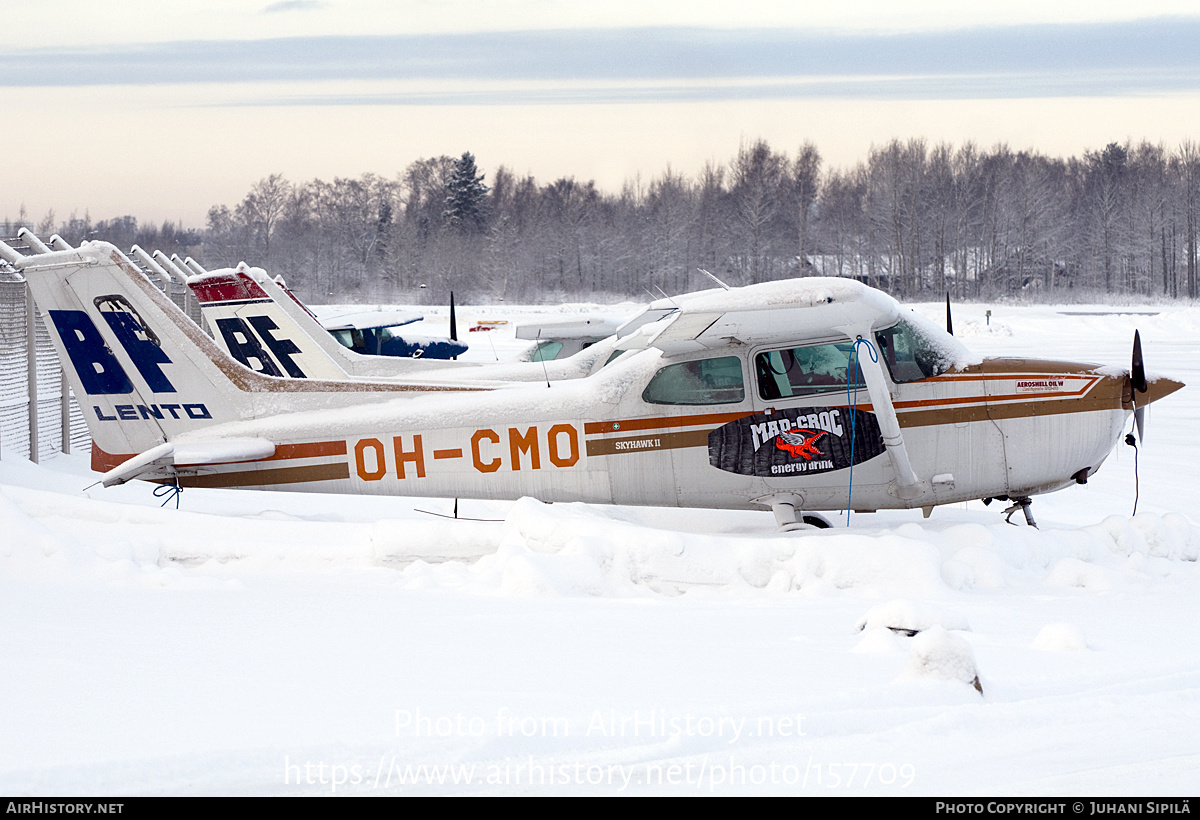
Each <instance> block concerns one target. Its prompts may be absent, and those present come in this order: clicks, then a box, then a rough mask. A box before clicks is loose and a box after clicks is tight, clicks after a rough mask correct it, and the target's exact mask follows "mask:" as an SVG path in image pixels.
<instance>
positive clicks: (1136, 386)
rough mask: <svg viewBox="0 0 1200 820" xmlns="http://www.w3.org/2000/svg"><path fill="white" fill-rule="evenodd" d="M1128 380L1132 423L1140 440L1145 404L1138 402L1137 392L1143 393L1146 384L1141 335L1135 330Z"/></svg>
mask: <svg viewBox="0 0 1200 820" xmlns="http://www.w3.org/2000/svg"><path fill="white" fill-rule="evenodd" d="M1129 380H1130V383H1131V385H1132V387H1133V396H1132V397H1133V407H1134V409H1133V423H1134V425H1135V426H1136V427H1137V435H1138V441H1142V440H1144V438H1145V435H1146V406H1145V405H1144V404H1143V405H1139V404H1138V401H1137V394H1138V393H1145V392H1146V390H1147V387H1148V385H1147V384H1146V362H1145V361H1144V360H1143V359H1142V337H1141V334H1139V333H1138V332H1137V331H1136V330H1135V331H1133V361H1132V363H1131V365H1130V368H1129Z"/></svg>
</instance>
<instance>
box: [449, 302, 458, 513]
mask: <svg viewBox="0 0 1200 820" xmlns="http://www.w3.org/2000/svg"><path fill="white" fill-rule="evenodd" d="M450 340H451V341H455V342H457V341H458V316H456V315H455V313H454V291H450ZM454 360H455V361H458V357H457V356H455V357H454ZM455 503H457V502H455ZM455 512H457V508H455Z"/></svg>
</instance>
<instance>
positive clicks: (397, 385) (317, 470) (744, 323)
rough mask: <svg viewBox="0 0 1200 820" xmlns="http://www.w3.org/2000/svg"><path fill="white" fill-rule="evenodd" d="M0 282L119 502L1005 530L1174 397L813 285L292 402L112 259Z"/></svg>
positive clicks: (720, 293) (1140, 378)
mask: <svg viewBox="0 0 1200 820" xmlns="http://www.w3.org/2000/svg"><path fill="white" fill-rule="evenodd" d="M0 258H3V259H5V260H6V261H7V262H8V263H9V265H10V266H11V267H12V268H14V269H16V270H18V271H20V272H22V273H23V274H24V275H25V277H26V278H27V280H28V282H29V286H30V287H31V288H32V290H33V294H34V297H35V299H36V301H37V304H38V306H39V308H40V310H41V311H42V313H43V315H44V317H45V319H46V323H47V325H48V327H49V328H50V329H51V337H52V339H53V341H54V344H55V347H56V349H57V351H58V353H59V356H60V358H61V359H62V361H63V362H64V365H65V367H66V369H67V372H68V375H69V377H70V379H71V383H72V387H73V389H74V391H75V394H76V396H78V397H79V399H80V404H81V405H83V409H84V413H85V415H86V417H87V420H88V424H89V426H90V429H91V431H92V436H93V439H94V442H95V444H94V447H93V466H94V467H95V468H96V469H98V470H104V471H106V472H105V474H104V477H103V479H102V480H103V483H104V484H105V485H106V486H111V485H114V484H120V483H122V482H125V481H128V480H130V479H135V478H142V479H148V480H152V481H159V482H164V483H174V484H177V485H179V486H185V487H186V486H201V487H243V488H255V489H275V490H307V491H315V492H334V493H373V494H394V495H403V496H440V497H447V498H450V497H455V498H457V497H465V498H491V499H514V498H518V497H520V496H525V495H529V496H533V497H536V498H539V499H541V500H543V501H586V502H592V503H614V504H646V505H662V506H696V507H721V508H755V507H770V508H771V509H773V510H774V512H775V515H776V518H777V521H778V522H779V523H780V525H781V526H783V527H784V528H793V527H796V526H800V525H801V522H803V521H819V520H820V519H819V518H812V517H810V513H809V512H808V511H814V510H838V509H853V510H859V511H871V510H876V509H883V508H924V509H925V510H926V512H928V511H929V510H931V509H932V508H933V507H934V506H935V505H938V504H948V503H953V502H958V501H963V500H966V499H975V498H983V499H990V498H1007V499H1011V500H1013V501H1014V502H1015V504H1014V507H1013V509H1016V508H1018V506H1025V505H1027V504H1028V500H1029V497H1030V496H1032V495H1035V494H1038V493H1045V492H1050V491H1052V490H1057V489H1061V488H1063V487H1066V486H1069V485H1071V484H1076V483H1079V484H1082V483H1085V482H1086V480H1087V478H1088V477H1089V476H1090V475H1092V474H1093V473H1094V472H1095V471H1096V470H1097V469H1098V468H1099V467H1100V465H1101V464H1102V463H1103V461H1104V460H1105V458H1106V457H1107V456H1108V454H1109V453H1110V452H1111V450H1112V448H1113V445H1114V443H1115V442H1116V441H1117V439H1118V438H1119V436H1120V435H1121V433H1122V429H1123V427H1124V424H1125V422H1126V420H1127V418H1128V417H1129V415H1130V413H1132V412H1134V411H1135V409H1139V408H1141V407H1143V406H1144V405H1146V404H1148V403H1149V402H1151V401H1154V400H1157V399H1159V398H1161V397H1163V396H1165V395H1167V394H1169V393H1171V392H1173V391H1174V390H1177V389H1179V388H1180V387H1181V386H1182V385H1181V384H1180V383H1179V382H1176V381H1172V380H1170V379H1166V378H1157V379H1146V378H1145V376H1144V374H1143V373H1142V372H1141V370H1142V368H1141V363H1140V356H1135V367H1134V369H1133V372H1132V373H1131V372H1130V371H1126V370H1123V369H1118V368H1113V367H1097V366H1095V365H1089V364H1078V363H1072V362H1060V361H1041V360H1031V359H979V358H977V357H973V356H972V355H971V354H970V353H969V352H968V351H967V350H966V349H965V348H964V347H963V346H962V345H961V344H960V343H959V342H957V341H956V340H955V339H954V338H953V337H951V336H949V335H948V334H946V333H945V332H944V331H942V330H941V329H940V328H938V327H936V326H935V325H932V324H930V323H928V322H926V321H924V320H923V319H921V318H920V317H918V316H916V315H915V314H913V313H912V312H910V311H907V310H905V309H902V308H901V307H900V306H899V305H898V304H897V303H896V302H895V300H893V299H891V298H890V297H888V296H887V295H885V294H883V293H881V292H879V291H876V290H873V289H871V288H868V287H866V286H864V285H862V284H860V283H858V282H855V281H853V280H845V279H823V278H812V279H799V280H791V281H783V282H769V283H764V284H760V285H753V286H749V287H744V288H734V289H729V290H723V289H716V290H709V291H702V292H699V293H694V294H688V295H686V296H681V297H676V298H671V299H662V300H659V301H656V302H654V303H652V304H651V305H650V306H649V307H648V308H647V309H646V311H645V312H644V313H643V314H641V315H640V316H639V317H637V318H636V319H634V320H631V321H630V322H628V323H627V324H626V325H624V326H623V327H622V328H621V330H620V331H619V333H618V337H619V338H618V340H617V342H616V344H617V345H618V349H620V350H624V351H625V352H624V353H623V354H621V355H618V356H617V357H616V358H615V359H614V360H613V361H611V362H610V363H609V364H608V365H607V366H605V367H603V368H601V369H600V370H599V371H598V372H596V373H594V374H593V375H591V376H589V377H586V378H581V379H575V380H570V381H560V382H547V383H543V384H514V383H502V382H491V383H489V382H484V381H480V380H471V379H458V380H455V379H454V378H452V376H453V373H454V371H445V370H442V371H438V373H437V377H436V378H434V377H433V376H424V375H422V374H420V373H415V374H413V375H412V376H411V377H409V378H407V379H393V380H390V381H386V382H384V381H378V380H375V381H367V380H358V381H345V380H341V381H333V380H321V379H285V378H280V377H275V376H269V375H263V374H261V373H256V372H253V371H251V370H249V369H247V368H245V367H243V366H242V365H241V364H239V363H238V362H236V361H235V360H233V359H232V358H230V357H229V356H228V355H226V354H225V353H224V352H223V351H221V350H220V349H219V348H218V347H217V346H216V345H215V344H214V343H213V341H212V340H211V339H210V338H209V337H208V336H207V335H205V334H204V333H203V332H202V331H201V330H200V329H199V328H198V327H197V326H196V325H195V324H194V323H193V322H192V321H191V320H190V319H188V318H187V317H186V316H185V315H184V314H183V313H182V312H181V311H180V310H179V309H178V308H176V307H175V305H173V304H172V303H171V302H170V301H169V300H168V299H166V298H165V297H164V296H163V294H162V293H161V292H160V291H159V290H158V288H157V287H155V285H154V284H153V283H151V282H150V281H149V279H148V278H147V277H146V276H145V275H144V274H143V273H142V272H141V271H140V270H138V269H137V268H136V267H135V266H134V265H133V264H131V263H130V262H129V260H128V259H126V258H125V256H124V255H123V254H121V253H120V252H119V251H118V250H117V249H116V248H114V247H112V246H111V245H108V244H106V243H101V242H90V243H84V245H82V246H81V247H80V248H77V249H68V250H60V251H53V252H49V253H41V254H38V255H32V256H23V255H21V254H19V253H17V252H16V251H14V250H13V249H12V248H10V247H8V246H7V245H3V243H0ZM265 342H266V344H267V345H268V346H269V345H270V334H268V336H267V338H266V339H265ZM273 352H274V353H276V354H277V355H278V356H279V357H281V361H284V362H286V361H287V360H288V358H289V357H290V356H291V355H292V354H291V353H290V352H289V351H288V350H287V349H286V346H282V345H281V346H279V347H278V348H277V349H275V350H274V351H273ZM448 374H449V375H448Z"/></svg>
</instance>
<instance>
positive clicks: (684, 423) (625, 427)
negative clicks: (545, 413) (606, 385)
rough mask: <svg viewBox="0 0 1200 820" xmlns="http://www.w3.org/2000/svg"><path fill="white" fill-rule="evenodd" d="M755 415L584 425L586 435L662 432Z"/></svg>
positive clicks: (673, 417) (662, 417)
mask: <svg viewBox="0 0 1200 820" xmlns="http://www.w3.org/2000/svg"><path fill="white" fill-rule="evenodd" d="M753 415H754V413H753V412H750V413H747V412H745V411H739V412H736V413H705V414H702V415H696V416H656V417H654V418H648V419H618V420H617V421H589V422H587V423H586V424H584V425H583V432H584V433H618V432H620V433H624V432H627V431H630V430H661V429H663V428H664V427H690V426H692V425H695V424H724V423H725V422H728V421H736V420H737V419H742V418H746V417H747V416H753Z"/></svg>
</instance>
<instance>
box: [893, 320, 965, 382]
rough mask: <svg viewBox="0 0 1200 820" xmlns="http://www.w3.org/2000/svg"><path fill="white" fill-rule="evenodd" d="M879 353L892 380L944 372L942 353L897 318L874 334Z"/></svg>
mask: <svg viewBox="0 0 1200 820" xmlns="http://www.w3.org/2000/svg"><path fill="white" fill-rule="evenodd" d="M875 343H876V344H878V345H879V353H880V355H881V357H882V358H883V361H884V362H885V363H886V364H887V369H888V372H889V373H891V374H892V381H894V382H896V383H897V384H903V383H905V382H916V381H920V380H921V379H928V378H930V377H931V376H937V375H938V374H940V373H945V372H946V370H947V369H948V364H947V362H946V361H945V359H946V356H945V355H944V354H943V353H942V352H941V351H940V350H939V349H938V348H937V347H936V345H934V344H933V343H932V342H931V341H930V340H929V339H926V338H925V336H923V335H922V334H921V333H920V331H919V330H918V329H917V328H915V327H914V326H913V325H911V324H909V323H908V322H906V321H904V320H903V319H901V320H900V321H899V322H898V323H897V324H896V325H894V326H892V327H889V328H887V329H886V330H880V331H878V332H877V333H876V334H875Z"/></svg>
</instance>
